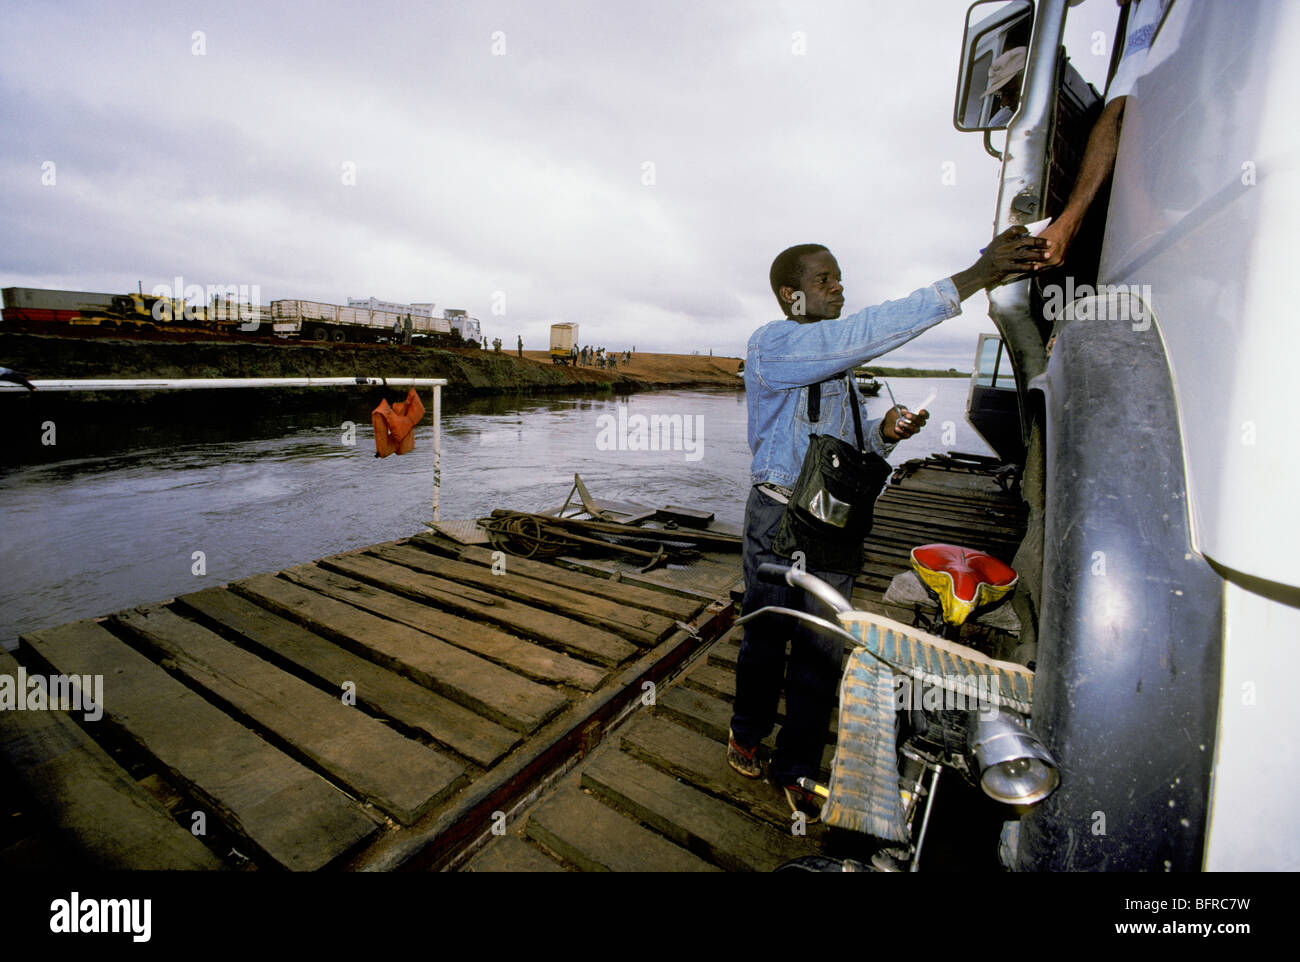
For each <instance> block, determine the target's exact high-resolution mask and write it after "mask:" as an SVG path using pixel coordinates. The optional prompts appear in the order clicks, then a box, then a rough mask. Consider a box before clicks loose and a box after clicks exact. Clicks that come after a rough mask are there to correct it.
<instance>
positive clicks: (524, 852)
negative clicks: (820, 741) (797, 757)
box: [455, 468, 1025, 872]
mask: <svg viewBox="0 0 1300 962" xmlns="http://www.w3.org/2000/svg"><path fill="white" fill-rule="evenodd" d="M934 474H937V475H938V478H937V479H936V477H934V476H932V475H934ZM950 475H951V476H952V477H953V478H954V479H955V482H956V483H954V484H952V485H945V484H944V483H943V482H944V481H945V480H947V478H948V476H950ZM913 478H915V479H916V480H917V482H918V483H919V493H918V489H916V488H913V487H912V486H910V482H913ZM913 478H909V479H908V482H905V483H904V485H902V486H892V485H891V486H890V487H888V488H886V490H885V492H884V494H883V495H882V496H881V498H880V500H879V501H878V502H877V506H876V512H875V517H876V525H875V527H874V529H873V532H872V536H871V537H870V538H869V539H868V541H867V559H868V560H867V562H866V564H864V566H863V571H862V574H861V575H860V576H859V577H858V579H857V581H856V584H855V589H854V598H853V600H854V603H855V605H856V606H857V607H859V608H862V609H865V610H869V611H875V612H877V613H880V614H884V615H887V616H889V617H892V618H898V619H899V620H902V621H904V622H910V621H911V618H912V612H911V611H910V610H909V609H904V608H899V607H896V606H893V605H886V604H884V602H883V601H882V600H881V595H882V593H883V592H884V590H885V589H886V588H887V587H888V586H889V582H890V580H891V579H892V578H893V576H894V575H897V574H899V573H901V572H903V571H907V570H909V569H910V560H909V556H908V551H910V548H911V547H913V546H916V545H921V544H927V543H931V542H936V541H950V542H955V543H959V544H966V545H971V546H973V547H977V548H980V549H981V550H985V551H990V552H991V553H993V554H996V555H998V556H999V557H1003V558H1005V559H1006V560H1008V561H1009V560H1010V559H1011V556H1012V554H1014V551H1015V546H1016V544H1018V542H1019V540H1020V538H1021V537H1022V536H1023V533H1024V526H1025V513H1024V509H1023V506H1022V505H1021V504H1020V503H1019V502H1018V500H1017V499H1015V498H1013V497H1012V496H1010V495H1008V494H1006V493H1005V492H1003V491H1001V490H1000V489H998V488H997V486H996V484H995V483H993V482H992V481H991V480H990V479H989V477H988V476H987V475H983V476H980V475H959V474H957V473H956V472H931V471H930V470H929V469H927V468H922V469H921V470H920V471H919V472H917V473H916V474H915V475H914V476H913ZM601 564H602V565H605V566H610V567H614V566H616V565H617V564H618V563H617V562H610V561H603V562H601ZM742 632H743V629H739V628H737V629H733V630H732V631H731V632H729V633H728V634H727V635H725V636H724V637H723V638H721V639H719V640H718V641H716V642H714V643H713V644H711V645H710V646H709V647H708V648H707V649H706V650H705V651H703V652H702V653H701V654H700V655H699V656H698V657H697V658H695V659H694V660H693V661H692V663H691V664H690V665H689V666H688V667H687V668H686V670H685V671H684V672H683V673H682V674H681V675H680V677H677V678H674V680H673V681H672V683H671V684H670V685H669V686H668V687H666V688H663V689H660V690H659V691H658V693H657V697H656V701H655V705H654V707H653V708H649V709H642V710H639V711H638V712H637V713H636V714H635V715H634V716H632V717H631V719H630V720H629V721H628V722H627V723H626V724H625V725H623V726H622V727H620V728H619V729H618V730H617V731H616V732H615V733H614V734H613V735H612V736H611V737H609V738H608V739H607V740H606V742H605V744H603V745H601V746H600V747H599V748H598V749H597V750H596V752H595V753H593V754H592V755H591V757H590V758H588V759H585V760H584V761H583V762H582V763H581V764H580V765H579V766H578V767H577V769H576V770H575V771H574V772H573V773H571V774H570V775H569V776H567V777H566V778H564V779H563V780H561V781H560V782H558V783H557V784H556V785H555V786H553V787H552V788H551V789H550V790H549V791H548V792H547V793H546V794H543V795H542V796H541V797H540V798H539V799H538V800H537V801H536V802H535V803H534V804H533V806H532V807H530V808H528V809H525V810H522V811H520V812H517V813H515V814H514V816H513V818H512V819H511V820H510V821H509V823H508V824H505V825H499V826H498V827H497V830H498V832H501V833H502V834H496V835H490V836H486V837H485V838H483V839H481V840H480V845H479V847H477V848H476V849H470V850H467V851H466V853H465V856H464V858H463V859H462V860H461V862H460V863H458V864H457V865H456V866H455V867H456V868H458V869H460V870H464V871H475V872H532V871H556V870H563V871H703V870H706V869H723V870H730V871H771V870H772V869H774V868H776V867H778V866H779V865H781V864H783V863H784V862H787V861H789V860H791V859H794V858H797V857H799V856H801V855H825V854H833V855H839V856H850V857H855V858H859V859H862V860H866V859H867V858H869V856H870V853H871V851H872V850H873V848H874V845H873V843H872V842H871V840H869V839H867V838H866V837H865V836H855V835H850V834H849V833H845V832H832V831H829V830H828V829H826V827H825V826H823V825H820V824H818V823H813V824H811V825H809V824H804V825H802V826H799V825H798V823H797V821H796V820H795V819H794V818H793V816H792V813H791V811H790V809H789V807H788V805H787V804H786V801H785V798H784V795H783V793H782V792H781V791H780V790H778V789H777V788H776V787H775V786H773V785H772V784H770V783H769V782H768V781H766V780H765V779H757V780H751V779H746V778H743V777H742V776H740V775H738V774H737V773H736V772H734V771H733V770H732V769H731V768H730V766H728V765H727V763H726V743H727V728H728V724H729V721H730V716H731V710H732V703H733V702H734V699H735V684H736V679H735V668H736V658H737V656H738V654H739V651H740V639H741V635H742ZM783 717H784V701H782V703H781V706H780V707H779V708H778V727H779V724H780V721H781V719H782V718H783ZM836 721H837V719H833V720H832V723H831V726H830V728H829V730H828V731H827V744H826V749H825V752H824V753H823V756H822V769H823V770H822V773H821V779H822V781H823V782H824V781H825V780H826V777H827V772H828V770H829V767H830V763H831V760H832V757H833V753H834V739H835V732H836ZM774 734H775V733H774ZM764 745H765V747H766V749H767V751H769V752H770V751H771V749H772V748H773V747H774V737H772V736H769V738H768V739H767V740H766V741H765V742H764ZM962 788H963V786H958V787H956V788H953V789H947V790H946V791H948V792H949V794H950V795H952V796H953V797H954V798H955V799H958V801H957V802H952V803H950V802H949V800H948V799H947V798H944V799H942V804H941V806H937V814H938V813H939V812H942V809H943V806H946V805H948V804H956V805H966V806H969V805H974V804H980V803H981V801H982V796H981V797H976V798H975V799H973V800H972V799H971V797H970V796H969V795H968V794H966V793H965V792H964V791H962ZM983 801H986V800H983ZM993 817H998V813H996V812H995V813H994V816H993ZM800 828H802V831H800V830H799V829H800ZM963 857H964V855H963Z"/></svg>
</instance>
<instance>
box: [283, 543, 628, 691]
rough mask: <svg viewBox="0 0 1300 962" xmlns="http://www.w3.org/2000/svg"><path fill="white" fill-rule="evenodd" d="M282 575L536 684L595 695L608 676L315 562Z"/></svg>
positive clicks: (507, 635) (492, 629)
mask: <svg viewBox="0 0 1300 962" xmlns="http://www.w3.org/2000/svg"><path fill="white" fill-rule="evenodd" d="M280 576H281V577H282V578H287V579H289V580H290V581H292V582H293V583H294V584H299V585H302V586H303V587H304V588H311V589H312V590H313V591H319V592H320V593H321V594H323V595H326V596H328V597H330V598H337V599H338V600H339V601H345V602H347V603H348V604H350V605H353V606H355V607H357V608H361V609H363V610H365V611H369V612H371V613H372V614H376V615H379V616H380V617H383V618H386V619H388V620H389V621H396V622H400V623H401V624H404V625H410V626H411V627H412V628H415V629H417V630H419V631H423V632H425V633H427V634H430V635H433V636H435V637H437V638H441V639H442V640H443V641H446V642H448V643H450V644H453V645H455V646H456V647H457V648H464V649H465V650H466V651H472V652H473V653H474V654H476V655H482V656H483V657H484V658H486V659H488V661H493V662H496V663H497V664H498V665H503V666H505V667H506V668H509V669H510V670H511V671H514V672H518V673H519V674H521V675H523V676H525V677H526V678H532V679H534V680H535V681H542V682H546V683H548V684H553V685H571V686H573V687H574V688H580V689H582V690H583V691H595V690H596V689H597V688H599V687H600V683H601V682H602V681H604V680H605V678H606V677H608V675H609V671H608V669H602V668H597V667H595V666H594V665H589V664H586V663H585V662H581V661H578V660H577V659H576V658H570V657H569V656H568V655H562V654H560V653H559V652H556V651H551V650H550V649H549V648H543V647H542V646H541V645H535V644H533V643H532V642H528V641H524V640H523V639H522V638H516V637H514V636H513V635H510V634H507V633H506V632H504V631H501V630H500V629H497V628H493V627H492V626H490V625H480V624H477V623H475V622H473V621H468V620H467V619H465V618H458V617H457V616H455V615H449V614H447V613H446V612H442V611H438V610H437V609H434V608H430V607H429V606H428V605H427V604H421V603H420V602H418V601H412V600H411V599H409V598H405V597H403V596H401V595H395V594H392V593H390V592H387V591H384V590H383V589H382V588H377V587H375V586H374V585H369V584H366V583H365V582H361V581H357V580H355V579H353V578H348V577H346V576H344V575H341V574H337V573H335V572H332V571H326V570H325V569H324V568H321V567H318V566H317V565H314V564H307V565H299V566H297V567H294V568H286V569H285V570H284V571H281V572H280Z"/></svg>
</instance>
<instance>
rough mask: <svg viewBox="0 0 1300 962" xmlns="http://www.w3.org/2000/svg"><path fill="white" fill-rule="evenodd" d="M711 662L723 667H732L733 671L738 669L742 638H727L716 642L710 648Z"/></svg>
mask: <svg viewBox="0 0 1300 962" xmlns="http://www.w3.org/2000/svg"><path fill="white" fill-rule="evenodd" d="M708 657H709V664H710V665H717V666H719V667H721V668H730V669H731V670H732V672H735V670H736V661H737V659H738V658H740V639H739V638H735V639H727V638H724V639H722V640H721V641H718V642H715V643H714V645H713V647H712V648H710V649H709V656H708Z"/></svg>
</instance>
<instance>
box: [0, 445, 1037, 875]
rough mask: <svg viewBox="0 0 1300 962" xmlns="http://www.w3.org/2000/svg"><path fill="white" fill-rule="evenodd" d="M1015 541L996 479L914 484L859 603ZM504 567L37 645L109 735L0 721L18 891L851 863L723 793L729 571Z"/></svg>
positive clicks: (4, 664) (297, 577)
mask: <svg viewBox="0 0 1300 962" xmlns="http://www.w3.org/2000/svg"><path fill="white" fill-rule="evenodd" d="M949 482H951V483H949ZM1023 529H1024V510H1023V506H1022V505H1021V504H1020V503H1019V502H1018V500H1017V499H1015V498H1012V497H1010V496H1008V495H1006V494H1005V493H1003V492H1001V491H1000V490H998V489H997V488H996V485H994V484H993V483H992V482H991V481H990V480H989V479H988V478H987V477H986V476H984V477H981V476H979V475H971V474H965V475H963V474H961V473H960V472H947V471H931V470H930V469H929V468H922V469H921V470H920V471H918V472H916V473H914V475H913V476H912V477H911V478H909V479H907V482H905V483H904V484H903V485H902V486H892V485H891V486H890V487H888V488H887V489H886V491H885V493H884V494H883V495H882V497H881V499H880V501H879V502H878V504H877V508H876V529H875V531H874V532H873V535H872V538H871V539H870V540H869V541H868V543H867V560H866V562H865V564H864V566H863V570H862V573H861V575H860V576H859V578H858V579H857V584H856V586H855V591H854V602H855V604H856V605H857V606H858V607H860V608H864V609H866V610H872V611H877V612H879V613H882V614H886V615H888V616H890V617H894V618H898V619H900V620H903V621H909V620H910V619H911V614H912V613H911V611H910V610H908V609H902V608H896V607H894V606H889V605H885V604H884V603H883V602H882V601H881V594H882V592H883V591H884V590H885V588H886V587H888V584H889V581H890V579H891V578H892V577H893V576H894V575H895V574H898V573H899V572H901V571H905V570H907V569H908V567H909V562H908V551H909V550H910V548H911V547H913V546H915V545H918V544H924V543H928V542H932V541H953V542H956V543H961V544H967V545H971V546H973V547H978V548H982V549H983V550H988V551H991V552H992V553H994V554H996V555H998V556H999V557H1003V558H1005V559H1007V560H1010V557H1011V553H1013V552H1014V550H1015V544H1016V543H1017V542H1018V540H1019V538H1020V536H1021V534H1022V532H1023ZM500 562H501V556H500V555H499V554H498V553H496V552H494V551H492V550H491V549H490V546H488V547H485V546H483V545H481V544H475V543H464V542H463V541H462V540H459V539H457V538H455V537H451V536H448V535H447V534H446V533H440V532H438V531H433V532H429V533H426V534H422V535H418V536H416V537H413V538H410V539H405V540H403V541H399V542H392V543H388V544H383V545H374V546H371V547H369V548H364V549H360V550H357V551H350V552H345V553H343V554H340V555H335V556H333V557H330V558H324V559H321V560H319V561H316V562H314V563H311V564H305V565H298V566H295V567H292V568H289V569H286V570H284V571H281V572H277V573H273V574H263V575H257V576H254V577H250V578H245V579H242V580H240V581H237V582H234V583H232V584H230V585H225V586H220V587H206V588H203V589H201V590H198V591H195V592H193V593H191V594H188V595H185V596H182V597H180V598H176V599H172V600H170V601H168V602H165V603H161V604H155V605H144V606H140V607H138V608H135V609H131V610H128V611H123V612H118V613H116V614H114V615H112V616H111V617H108V618H104V619H95V620H88V621H82V622H77V623H74V624H71V625H64V626H60V627H58V628H52V629H48V630H45V631H38V632H33V633H31V634H29V635H25V636H24V637H23V638H22V639H21V646H20V649H19V651H18V653H17V655H18V658H19V660H20V661H21V662H22V663H23V665H24V666H25V668H26V670H27V671H28V672H36V671H44V672H50V673H64V674H69V675H71V674H82V675H84V674H89V675H96V674H101V675H103V676H104V686H105V689H104V699H103V701H104V705H103V708H104V718H103V720H102V721H100V722H88V721H86V720H85V719H84V718H82V717H81V713H65V712H57V711H51V712H40V713H36V712H32V713H19V712H0V762H3V763H5V764H0V797H3V800H4V801H5V802H6V804H7V806H8V811H7V814H8V815H9V816H10V819H9V827H10V830H9V832H8V834H2V835H0V865H22V866H24V867H30V866H33V865H35V866H37V867H39V865H40V864H42V863H41V860H42V859H53V858H56V857H57V858H59V859H64V858H66V857H67V855H68V853H69V852H71V853H74V854H75V855H76V856H77V857H78V858H80V859H81V860H82V861H84V862H85V863H86V864H88V865H94V866H99V867H109V866H119V867H145V866H148V867H205V868H212V867H223V868H247V867H258V868H278V867H284V868H291V869H316V868H349V869H356V870H386V869H397V868H440V867H446V866H448V865H451V866H454V867H457V868H463V869H468V870H473V871H551V870H574V869H582V870H616V871H711V870H718V869H722V870H735V871H740V870H755V871H766V870H770V869H771V868H773V867H775V866H777V865H779V864H781V863H782V862H784V861H787V860H788V859H790V858H793V857H796V856H798V855H801V854H816V853H823V852H825V851H827V850H833V851H837V852H839V851H841V849H839V848H836V846H846V845H847V846H848V850H847V851H845V852H844V854H858V853H856V852H854V851H852V848H853V845H854V844H855V843H854V842H853V841H852V840H849V841H845V840H843V839H842V838H840V839H839V840H838V841H836V840H835V839H831V838H828V833H827V832H826V830H825V829H824V827H822V826H819V825H816V824H814V825H809V826H806V831H805V832H804V833H803V834H799V833H796V832H794V831H792V826H793V824H794V820H793V819H792V818H791V814H790V812H789V810H788V808H787V806H786V803H785V801H784V798H783V796H782V795H781V793H780V792H779V791H778V790H777V789H776V788H774V787H773V786H771V785H769V784H768V783H766V782H764V781H750V780H747V779H744V778H741V777H740V776H739V775H737V774H736V773H735V772H733V771H732V770H731V769H730V768H729V767H728V766H727V765H726V762H725V740H726V731H727V724H728V720H729V716H730V712H731V703H732V701H733V700H734V694H735V675H734V672H735V661H736V655H737V653H738V650H739V632H738V631H737V632H732V633H730V634H728V635H727V636H726V637H724V638H722V639H720V640H717V639H718V636H719V635H720V634H721V633H722V632H723V631H725V629H726V627H727V625H728V624H729V623H730V619H731V614H730V601H731V600H734V599H737V598H738V597H739V591H738V590H737V582H738V579H739V573H740V571H739V567H740V566H739V557H738V556H736V555H735V554H734V553H733V554H730V555H717V554H706V555H704V556H703V557H702V558H701V559H700V560H698V561H696V562H694V563H693V564H691V565H673V566H670V567H668V568H660V569H655V570H652V571H649V572H645V573H642V572H639V571H638V570H637V565H636V564H634V563H631V562H628V561H624V560H621V559H619V558H617V557H608V558H576V557H572V558H569V557H566V558H560V559H557V560H556V561H555V562H549V561H538V560H528V559H522V558H515V557H508V558H506V559H505V571H504V572H502V571H501V570H500ZM705 646H707V651H704V652H702V651H701V650H702V648H703V647H705ZM697 653H700V654H699V656H698V657H694V659H693V660H690V659H691V658H692V656H694V655H696V654H697ZM688 660H689V665H688V667H687V669H686V670H685V671H683V672H682V673H681V677H679V678H675V679H673V680H672V681H671V683H670V682H669V677H670V675H671V673H672V672H674V671H675V670H676V669H677V668H678V667H679V666H681V665H682V664H683V663H685V662H687V661H688ZM11 662H12V660H10V661H0V674H5V673H6V672H9V673H12V672H13V671H16V670H17V668H16V666H15V665H14V664H12V663H11ZM648 682H654V683H655V685H656V686H657V687H655V688H653V689H651V690H653V691H654V693H655V697H654V699H653V702H654V704H653V706H652V707H641V705H640V699H641V697H642V695H643V693H644V692H645V691H646V690H647V688H649V686H648V684H647V683H648ZM781 710H783V709H781ZM615 722H617V723H618V727H616V728H615V729H614V730H613V733H612V734H607V727H608V726H609V725H611V724H613V723H615ZM834 738H835V727H834V724H832V726H831V727H830V729H829V730H828V732H827V743H826V750H825V753H824V755H823V765H824V766H829V763H830V760H831V755H832V752H833V748H834ZM771 743H772V739H770V738H769V740H768V742H767V744H768V748H769V750H770V747H771ZM578 758H580V759H581V761H580V762H579V763H578V764H577V767H576V768H573V765H574V761H575V759H578ZM570 769H572V770H570ZM530 792H532V793H534V794H536V795H539V797H538V798H536V799H535V800H530V796H529V793H530ZM15 816H17V817H15ZM199 816H202V818H201V819H199V818H198V817H199ZM196 819H198V821H205V820H206V823H207V826H208V827H207V830H206V832H205V833H200V834H198V835H196V834H195V833H194V832H193V831H192V828H193V826H194V825H195V821H196ZM15 825H17V826H21V827H22V828H21V830H15V829H14V828H13V826H15ZM503 826H504V828H505V834H504V835H495V834H493V832H492V829H493V828H494V827H497V828H500V827H503ZM196 846H197V847H196ZM828 847H829V848H828Z"/></svg>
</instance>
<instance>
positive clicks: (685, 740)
mask: <svg viewBox="0 0 1300 962" xmlns="http://www.w3.org/2000/svg"><path fill="white" fill-rule="evenodd" d="M619 744H620V746H621V747H622V750H623V751H625V752H627V753H628V754H630V755H632V756H633V757H634V758H638V759H640V760H641V761H643V762H645V763H646V764H648V765H653V766H654V767H655V768H657V769H659V770H660V771H661V772H664V773H665V774H667V775H671V776H672V777H673V778H680V779H682V780H683V781H685V782H688V783H689V784H691V785H694V786H695V787H697V788H699V789H701V790H703V791H705V792H708V793H709V794H711V795H717V796H719V797H721V798H726V799H728V800H729V801H731V802H733V803H734V804H736V805H739V806H740V807H742V808H744V809H745V810H746V811H747V812H749V813H750V814H751V815H753V816H755V817H756V818H761V819H762V820H763V821H765V822H768V823H770V824H771V825H774V826H776V828H777V829H778V830H780V831H789V830H790V826H791V824H792V823H793V817H792V813H791V812H790V807H789V806H788V805H787V804H786V802H785V796H784V795H783V794H782V793H781V790H780V789H778V788H776V787H775V786H774V785H772V784H771V783H770V782H768V781H767V780H766V779H762V778H745V777H743V776H742V775H739V774H737V773H736V772H735V771H733V770H732V769H731V767H730V766H729V765H728V764H727V761H726V756H727V746H726V742H717V741H714V740H713V739H711V738H709V737H708V736H706V735H701V734H700V733H699V732H696V731H692V730H691V729H689V728H685V727H683V726H681V725H678V724H676V723H674V722H671V721H669V720H667V719H666V718H659V717H656V716H654V715H646V714H642V715H640V716H639V717H637V718H636V719H635V720H634V721H632V722H631V724H629V725H628V726H627V727H626V728H624V729H623V733H622V737H621V738H620V739H619ZM814 829H818V830H819V831H824V828H822V827H820V825H819V824H818V825H809V826H808V830H809V834H810V836H811V835H813V834H814Z"/></svg>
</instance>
